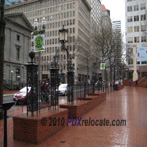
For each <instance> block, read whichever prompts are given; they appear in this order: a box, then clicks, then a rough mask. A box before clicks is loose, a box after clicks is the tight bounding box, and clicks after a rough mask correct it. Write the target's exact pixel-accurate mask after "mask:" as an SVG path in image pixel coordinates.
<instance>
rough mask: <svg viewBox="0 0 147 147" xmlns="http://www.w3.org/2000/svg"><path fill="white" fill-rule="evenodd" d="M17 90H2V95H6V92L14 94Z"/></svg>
mask: <svg viewBox="0 0 147 147" xmlns="http://www.w3.org/2000/svg"><path fill="white" fill-rule="evenodd" d="M18 91H19V90H8V91H3V95H8V94H15V93H16V92H18Z"/></svg>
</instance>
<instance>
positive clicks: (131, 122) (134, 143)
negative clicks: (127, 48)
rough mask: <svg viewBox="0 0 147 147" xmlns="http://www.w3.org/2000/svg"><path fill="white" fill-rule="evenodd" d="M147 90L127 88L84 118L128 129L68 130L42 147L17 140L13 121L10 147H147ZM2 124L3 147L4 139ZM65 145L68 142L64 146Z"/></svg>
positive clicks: (0, 134)
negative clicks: (122, 122) (119, 122)
mask: <svg viewBox="0 0 147 147" xmlns="http://www.w3.org/2000/svg"><path fill="white" fill-rule="evenodd" d="M15 113H16V112H15ZM146 113H147V89H146V88H140V87H125V88H124V89H123V90H120V91H114V92H112V93H111V94H110V95H109V96H107V100H106V101H104V102H103V103H101V104H100V105H98V106H97V107H95V108H93V109H92V110H91V111H89V112H88V113H86V114H85V115H83V116H82V119H89V118H90V117H91V119H94V120H96V119H99V120H100V119H104V118H106V119H109V120H110V121H111V120H121V119H126V126H72V125H69V126H66V127H64V128H63V129H62V130H60V131H59V132H57V133H56V134H54V135H53V136H50V137H49V138H48V139H47V140H45V141H44V142H42V143H41V144H39V145H32V144H29V143H24V142H19V141H14V140H13V124H12V118H10V119H8V147H35V146H39V147H115V146H116V147H117V146H122V147H124V146H126V147H128V146H129V147H146V146H147V115H146ZM2 131H3V121H2V120H0V146H2V138H3V133H2ZM61 141H65V142H64V143H62V142H61Z"/></svg>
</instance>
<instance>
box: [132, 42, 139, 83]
mask: <svg viewBox="0 0 147 147" xmlns="http://www.w3.org/2000/svg"><path fill="white" fill-rule="evenodd" d="M136 49H137V45H136V44H134V45H133V64H134V72H133V81H136V80H138V73H137V70H136V66H137V63H136V62H137V60H136Z"/></svg>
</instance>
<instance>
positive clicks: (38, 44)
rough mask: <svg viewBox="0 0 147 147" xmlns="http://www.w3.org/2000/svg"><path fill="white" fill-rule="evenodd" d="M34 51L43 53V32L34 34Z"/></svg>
mask: <svg viewBox="0 0 147 147" xmlns="http://www.w3.org/2000/svg"><path fill="white" fill-rule="evenodd" d="M33 35H34V51H35V52H39V51H45V31H44V30H42V31H35V32H34V34H33Z"/></svg>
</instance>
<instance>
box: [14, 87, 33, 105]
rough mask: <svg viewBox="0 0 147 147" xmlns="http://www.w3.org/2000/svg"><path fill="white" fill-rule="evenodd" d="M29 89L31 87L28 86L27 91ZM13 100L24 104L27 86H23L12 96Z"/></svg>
mask: <svg viewBox="0 0 147 147" xmlns="http://www.w3.org/2000/svg"><path fill="white" fill-rule="evenodd" d="M30 91H31V87H28V92H30ZM13 101H16V103H17V104H26V102H27V87H23V88H22V89H20V90H19V92H17V93H16V94H14V96H13Z"/></svg>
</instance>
